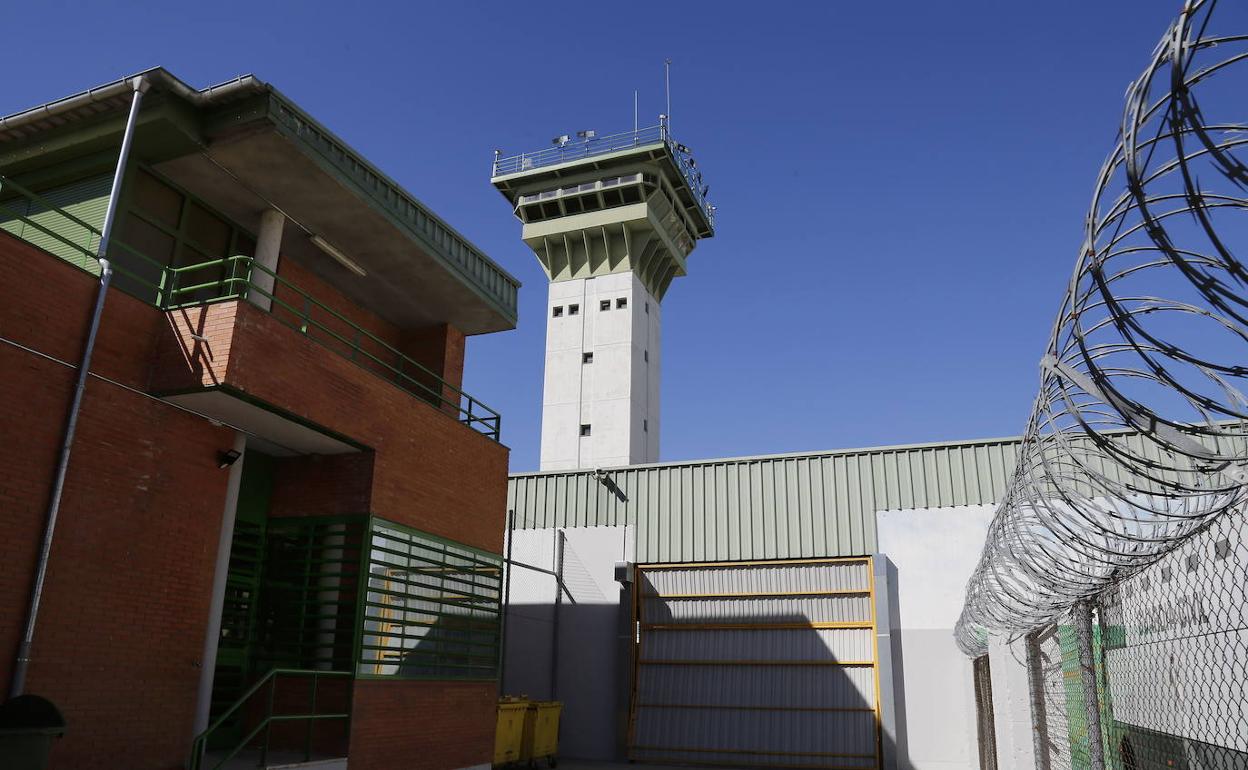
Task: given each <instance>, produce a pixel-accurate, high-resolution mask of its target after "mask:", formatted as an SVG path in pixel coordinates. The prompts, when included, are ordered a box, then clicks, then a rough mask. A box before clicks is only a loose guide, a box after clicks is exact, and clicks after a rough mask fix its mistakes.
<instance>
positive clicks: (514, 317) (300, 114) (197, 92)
mask: <svg viewBox="0 0 1248 770" xmlns="http://www.w3.org/2000/svg"><path fill="white" fill-rule="evenodd" d="M140 78H143V79H146V80H148V81H149V82H150V83H151V84H152V85H153V86H155V87H157V88H159V89H162V90H166V91H168V92H170V93H172V94H173V95H175V96H177V97H179V98H181V99H184V100H186V101H188V102H190V103H191V104H192V105H194V106H195V107H197V108H205V107H212V106H216V105H217V103H218V102H224V101H226V100H227V99H229V98H231V97H233V96H236V95H237V94H238V93H239V92H240V91H245V92H247V93H249V94H254V95H260V94H267V95H268V96H269V98H270V99H271V100H273V102H275V103H276V104H278V105H280V107H281V109H282V110H284V111H286V112H287V113H288V114H290V115H293V116H295V117H296V118H297V119H298V120H299V121H301V122H303V123H304V124H305V125H306V126H307V127H308V128H310V129H311V130H312V131H314V132H315V133H317V134H319V136H320V137H321V139H322V140H323V141H325V142H326V143H328V144H329V145H331V146H332V147H333V148H334V149H335V150H336V151H337V152H338V153H340V154H341V155H342V156H343V157H344V158H345V159H347V160H348V161H349V166H350V167H351V168H353V169H354V170H355V172H356V173H354V174H351V173H348V171H347V170H346V169H343V168H340V167H338V166H339V164H333V165H334V166H335V168H336V171H337V172H338V173H341V174H343V176H344V181H350V182H351V183H353V185H354V186H355V187H356V193H357V194H359V195H362V196H364V197H365V198H366V199H368V200H371V201H372V202H373V203H375V204H376V205H378V206H379V207H380V208H381V209H382V210H383V212H384V214H385V215H386V216H387V217H388V218H390V219H391V220H392V221H393V222H394V224H395V225H396V226H400V227H401V228H402V229H403V230H404V231H406V232H408V234H409V235H410V236H413V237H415V238H416V239H417V241H418V242H419V243H420V244H421V245H422V247H423V248H425V250H427V251H429V252H430V255H431V256H433V257H434V258H435V259H437V260H438V261H439V262H441V263H442V264H443V265H444V267H445V268H446V269H447V270H449V271H451V272H452V273H453V274H454V275H456V276H459V278H460V280H462V281H463V282H464V284H465V285H466V286H468V287H469V288H470V289H471V290H472V291H473V293H475V294H477V295H478V296H479V297H480V298H481V299H482V301H483V302H485V303H486V304H487V305H488V306H489V307H491V308H493V310H494V311H495V312H497V313H498V314H499V315H500V316H501V318H502V319H503V320H504V321H505V322H506V323H508V324H510V327H511V328H514V327H515V325H516V323H517V322H518V318H519V301H518V299H516V300H514V304H513V305H512V306H508V305H507V304H505V302H506V300H507V299H508V297H507V296H506V295H505V294H504V295H500V296H495V294H494V293H493V292H492V291H491V290H490V288H489V286H488V284H487V283H483V279H479V278H477V277H476V276H475V275H473V271H472V270H471V269H470V268H469V267H466V266H464V265H461V264H459V262H458V261H457V260H456V259H455V256H454V254H452V253H451V251H450V250H449V248H442V247H440V246H439V245H438V244H437V243H434V242H433V241H432V240H431V239H430V237H429V236H428V235H427V234H424V233H420V232H418V231H417V230H416V229H414V228H413V227H412V226H411V225H410V223H408V222H406V221H405V220H404V218H403V217H402V216H400V215H399V213H398V212H397V211H395V210H394V207H393V206H390V205H387V204H386V203H385V201H384V200H381V198H383V197H385V196H378V195H375V194H372V193H370V192H369V190H370V188H374V187H377V186H379V185H380V186H384V187H386V188H389V193H390V194H391V195H393V196H394V197H395V198H396V199H398V200H400V201H402V202H403V203H404V204H407V205H409V206H410V207H412V208H413V209H417V210H419V211H420V212H421V213H422V214H423V216H424V217H425V218H426V219H427V220H429V221H430V222H431V223H433V225H434V226H435V227H437V228H440V229H441V230H443V231H444V232H445V233H446V234H447V235H448V236H449V237H450V238H452V239H454V240H455V241H458V242H459V243H460V244H462V246H463V248H464V249H465V250H466V251H467V252H468V254H469V255H470V256H471V258H472V259H475V260H479V262H480V264H481V265H482V266H483V267H484V269H485V270H486V271H488V272H487V274H488V273H493V274H494V275H496V276H497V278H498V280H499V281H500V282H501V284H502V285H510V287H511V290H510V292H507V294H511V295H512V296H513V297H514V296H517V295H518V293H519V289H520V287H521V282H520V281H519V280H518V279H517V278H516V277H515V276H513V275H512V274H511V273H509V272H508V271H507V270H505V269H504V268H503V267H502V266H501V265H499V264H498V263H497V262H496V261H495V260H494V259H492V258H491V257H490V256H489V255H487V254H486V253H485V252H484V251H482V250H481V249H480V248H479V247H478V246H476V245H475V244H474V243H473V242H472V241H471V240H469V239H468V238H467V237H465V236H464V235H463V233H461V232H459V231H458V230H457V229H455V228H454V227H452V226H451V225H450V224H448V223H447V222H446V220H444V219H443V218H442V217H440V216H438V215H437V214H436V213H435V212H434V211H433V210H432V209H430V208H429V207H428V206H426V205H425V204H424V203H422V202H421V201H420V200H419V199H417V198H416V196H414V195H412V194H411V193H410V192H409V191H408V190H407V189H406V188H404V187H403V186H402V185H401V184H399V183H398V182H396V181H395V180H394V179H392V178H391V177H390V176H388V175H386V174H385V173H383V172H382V171H381V170H380V169H378V168H377V166H375V165H374V164H373V163H371V162H370V161H368V160H367V159H366V158H364V157H363V156H362V155H361V154H360V153H358V152H356V151H355V150H354V149H353V148H352V147H351V146H350V145H349V144H347V143H346V142H345V141H343V140H342V139H341V138H340V137H338V136H337V135H336V134H335V133H334V132H332V131H330V130H329V129H328V128H326V127H325V125H324V124H322V123H321V122H320V121H318V120H316V119H315V118H313V117H312V116H311V115H309V114H308V113H307V112H306V111H305V110H303V109H302V108H301V107H299V106H298V105H297V104H295V103H294V102H293V101H292V100H291V99H290V98H289V97H287V96H285V95H284V94H282V93H281V92H280V91H278V90H277V89H276V88H274V87H273V86H271V85H269V84H268V83H265V82H264V81H262V80H260V79H259V78H257V77H256V76H254V75H250V74H248V75H241V76H239V77H237V78H233V79H231V80H227V81H224V82H222V83H218V84H216V85H212V86H208V87H207V88H204V89H195V88H193V87H192V86H189V85H187V84H186V83H185V82H183V81H182V80H180V79H178V78H177V77H176V76H174V75H173V74H172V73H171V72H169V71H168V70H166V69H165V68H163V67H151V68H148V69H145V70H142V71H140V72H138V73H136V74H134V75H129V76H126V77H124V78H121V79H118V80H115V81H112V82H109V83H106V84H104V85H101V86H96V87H94V88H89V89H87V90H85V91H81V92H79V93H76V94H72V95H70V96H66V97H62V98H60V99H56V100H54V101H51V102H47V103H45V104H42V105H37V106H35V107H32V108H29V109H26V110H22V111H20V112H17V113H14V114H12V115H8V116H3V117H0V131H10V130H18V129H22V128H27V129H29V128H31V127H36V128H35V130H39V129H38V128H37V126H38V125H39V123H40V121H46V120H48V119H52V118H55V117H56V116H57V115H60V114H62V113H68V112H72V111H74V110H77V109H80V108H82V107H83V106H85V105H89V104H92V103H95V102H98V101H102V100H104V99H108V98H112V97H115V96H119V95H122V94H124V93H126V92H129V91H130V90H131V89H132V88H133V87H134V85H133V84H134V82H135V81H136V80H138V79H140ZM276 117H277V116H273V115H270V117H269V120H274V122H278V121H277V120H276ZM279 125H280V123H279ZM287 128H289V127H287ZM304 143H305V144H307V145H308V150H310V151H312V152H314V153H316V154H318V155H323V153H322V152H321V150H320V149H319V148H317V147H315V146H313V145H311V144H310V143H308V142H306V141H304ZM326 161H327V162H332V161H331V159H328V158H327V159H326ZM369 177H371V178H369Z"/></svg>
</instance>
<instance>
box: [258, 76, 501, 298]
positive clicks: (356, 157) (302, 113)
mask: <svg viewBox="0 0 1248 770" xmlns="http://www.w3.org/2000/svg"><path fill="white" fill-rule="evenodd" d="M268 91H269V93H270V94H271V95H272V97H273V98H274V99H275V100H277V101H278V102H279V103H280V104H281V105H282V106H283V107H284V108H286V109H287V110H289V111H290V112H292V113H294V114H296V115H298V116H299V118H300V119H301V120H303V121H305V122H306V123H308V124H309V125H310V126H311V127H312V128H314V129H315V130H316V131H317V132H318V133H320V134H321V135H323V136H324V137H325V139H327V140H329V141H331V142H333V143H334V144H337V145H338V146H339V147H340V148H341V151H342V152H343V154H344V155H347V156H349V157H350V158H351V159H352V161H354V162H355V163H357V164H358V165H359V166H360V167H361V168H363V169H364V170H365V171H367V172H368V173H370V174H372V175H373V176H375V177H376V178H377V180H378V181H380V182H381V183H383V184H385V185H387V186H388V187H390V188H392V190H393V191H394V192H395V193H396V194H397V195H399V196H400V197H402V198H405V199H407V201H408V202H410V203H411V204H412V205H413V206H416V207H418V208H420V209H421V210H422V211H424V212H425V214H426V215H427V216H428V217H429V218H430V219H432V220H433V221H435V222H437V223H438V225H439V226H441V227H443V228H445V229H446V230H447V231H448V232H449V233H450V234H451V235H453V236H454V237H455V238H458V239H459V240H460V241H462V242H463V243H464V245H465V246H467V247H468V248H469V249H471V250H472V251H473V252H474V254H475V256H477V257H479V258H480V259H481V260H482V261H483V262H485V263H486V264H487V265H488V266H489V267H491V268H493V269H494V270H495V271H497V272H498V273H499V274H501V276H502V277H503V278H504V279H505V280H507V281H508V282H510V283H511V284H512V285H514V286H515V287H516V288H517V289H519V288H520V286H521V285H522V284H521V282H520V280H519V279H517V278H516V277H515V276H513V275H512V274H511V273H509V272H508V271H507V270H505V269H504V268H503V267H502V266H501V265H499V264H498V262H496V261H495V260H494V259H492V258H491V257H490V256H489V255H488V254H486V253H485V252H484V251H482V250H481V248H480V247H478V246H477V245H476V244H474V243H473V242H472V241H471V240H469V239H468V237H467V236H465V235H464V234H463V233H461V232H460V231H459V230H457V229H455V228H454V227H453V226H451V225H450V224H449V223H448V222H447V221H446V220H445V219H443V218H442V217H440V216H438V214H437V213H435V212H434V211H433V210H432V209H431V208H429V206H427V205H425V204H424V203H422V202H421V201H420V199H418V198H417V197H416V196H415V195H413V194H412V193H411V192H409V191H408V190H407V188H405V187H404V186H403V185H401V184H399V183H398V182H396V181H395V180H394V179H393V178H391V177H390V176H389V175H388V174H386V173H385V172H383V171H382V170H381V169H379V168H378V167H377V166H376V165H374V164H373V163H372V162H371V161H369V160H368V159H367V158H365V157H364V156H363V155H361V154H360V153H358V152H356V151H355V150H354V149H353V148H352V147H351V145H349V144H347V143H346V142H345V141H344V140H343V139H342V138H341V137H339V136H338V135H337V134H335V133H334V132H333V131H331V130H329V129H328V128H327V127H326V126H325V124H323V123H321V122H320V121H319V120H317V119H316V118H314V117H312V116H311V115H310V114H308V112H307V111H306V110H304V109H303V108H302V107H300V106H299V105H298V104H296V103H295V102H294V101H293V100H292V99H291V98H290V97H288V96H286V95H285V94H283V93H282V92H281V91H279V90H278V89H276V88H274V87H273V86H268ZM448 265H450V266H452V267H453V268H454V269H456V270H457V271H459V272H462V270H461V269H460V268H459V267H458V265H454V263H453V262H448Z"/></svg>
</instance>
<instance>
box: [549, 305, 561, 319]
mask: <svg viewBox="0 0 1248 770" xmlns="http://www.w3.org/2000/svg"><path fill="white" fill-rule="evenodd" d="M550 315H551V317H552V318H558V317H560V316H562V315H563V305H557V306H555V307H554V308H552V309H551V311H550Z"/></svg>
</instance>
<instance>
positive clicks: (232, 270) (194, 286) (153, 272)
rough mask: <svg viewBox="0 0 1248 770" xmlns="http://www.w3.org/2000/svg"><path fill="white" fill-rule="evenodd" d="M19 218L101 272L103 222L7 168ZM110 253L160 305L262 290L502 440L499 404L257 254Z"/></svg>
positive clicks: (291, 318)
mask: <svg viewBox="0 0 1248 770" xmlns="http://www.w3.org/2000/svg"><path fill="white" fill-rule="evenodd" d="M9 193H16V194H17V196H16V197H15V196H9V195H8V194H9ZM6 196H7V197H6ZM18 199H24V200H25V202H26V203H27V204H29V205H32V206H38V208H39V210H40V212H39V213H40V214H43V213H47V212H57V213H58V214H59V215H60V216H62V217H64V219H65V221H66V222H68V223H70V224H71V225H73V228H71V229H70V230H72V231H78V230H80V231H81V240H79V239H76V238H74V237H72V236H71V234H70V232H69V230H67V229H66V228H53V227H49V226H48V224H47V223H46V222H43V221H39V220H36V219H34V218H33V217H32V216H30V215H29V213H22V212H19V211H17V210H16V208H15V207H14V205H13V204H14V202H15V200H18ZM15 222H21V223H22V224H23V225H25V226H26V227H31V228H34V230H35V231H36V232H38V233H40V234H41V235H43V236H46V237H47V238H50V239H52V240H53V241H54V242H55V244H56V245H57V250H58V251H63V252H65V253H62V254H58V256H61V257H62V258H66V253H68V254H72V255H73V257H74V258H72V259H67V261H69V262H70V264H74V265H77V266H78V267H81V268H82V269H84V270H87V272H91V273H93V274H98V273H99V270H98V261H97V259H96V255H95V252H94V250H93V248H92V245H93V244H94V243H98V239H99V236H100V232H99V230H98V229H96V228H95V227H93V226H92V225H90V224H89V223H87V222H84V221H83V220H81V219H79V218H77V217H75V216H73V215H72V214H70V213H68V212H66V211H64V210H63V209H60V208H57V207H56V206H54V205H53V204H51V203H49V202H48V201H46V200H44V199H43V198H41V197H40V196H38V195H37V194H35V193H33V192H31V191H30V190H28V189H26V188H25V187H23V186H21V185H19V184H17V183H16V182H14V181H13V180H11V179H8V178H7V177H4V176H0V229H4V230H9V231H10V232H11V231H12V227H8V226H6V225H8V224H11V223H15ZM19 237H21V236H19ZM79 256H81V257H82V260H81V264H79V259H78V257H79ZM109 257H110V261H111V264H112V267H113V271H114V279H113V283H114V285H115V286H117V288H119V289H122V290H123V291H126V292H127V293H129V294H132V295H134V296H136V297H138V298H139V299H142V300H144V301H145V302H147V303H148V304H151V305H153V306H154V307H157V308H159V309H161V310H175V309H179V308H186V307H192V306H200V305H207V304H212V303H215V302H227V301H235V300H245V299H248V298H251V299H253V300H254V299H255V298H257V297H259V298H261V299H262V300H264V302H258V303H257V302H253V304H256V305H257V306H262V305H264V304H267V305H268V306H269V307H268V308H267V310H268V312H269V313H270V314H271V315H272V316H273V317H274V318H276V319H278V320H279V321H281V322H282V323H284V324H285V325H286V326H288V327H290V328H291V329H294V330H295V331H297V332H299V333H301V334H303V335H305V336H307V337H309V338H310V339H313V340H315V341H317V342H318V343H320V344H321V345H323V346H325V347H327V348H329V349H331V350H334V351H335V352H338V353H339V354H340V355H343V356H344V357H345V358H347V359H349V360H351V361H354V362H355V363H356V364H357V365H359V366H361V367H362V368H364V369H367V370H369V371H371V372H373V373H374V374H377V375H379V376H381V377H383V378H385V379H387V380H389V381H390V382H392V383H393V384H395V385H397V386H398V387H400V388H403V389H404V390H406V391H408V392H409V393H411V394H413V395H415V396H417V397H419V398H422V399H424V400H426V401H428V402H430V403H431V404H432V405H434V406H435V407H437V408H439V409H440V410H443V411H445V412H447V413H448V414H450V415H451V416H454V417H455V418H456V419H458V420H459V421H460V422H461V423H464V424H465V425H467V426H469V427H470V428H472V429H473V430H476V431H477V432H479V433H482V434H484V435H486V436H488V437H489V438H491V439H493V440H495V441H498V440H499V435H500V429H501V422H502V418H501V416H500V415H499V413H498V412H497V411H495V410H494V409H491V408H490V407H488V406H486V405H485V404H483V403H481V402H480V401H478V400H477V399H476V398H473V397H472V396H471V395H469V394H467V393H465V392H464V391H462V390H460V389H459V388H458V387H456V386H454V385H452V384H450V383H449V382H446V381H445V380H444V379H442V377H441V376H439V375H438V374H437V373H435V372H434V371H432V370H431V369H429V368H427V367H425V366H424V365H422V364H421V363H419V362H418V361H416V360H415V359H413V358H411V357H410V356H408V355H406V354H404V353H402V352H401V351H400V350H398V349H397V348H395V347H394V346H392V345H390V344H389V343H387V342H386V341H385V340H383V339H381V338H380V337H378V336H377V335H375V334H373V333H372V332H369V331H367V330H366V329H364V328H363V327H361V326H360V325H359V324H357V323H355V322H354V321H351V320H350V319H349V318H347V317H346V316H344V315H343V314H342V313H340V312H338V311H336V310H334V309H333V308H331V307H330V306H329V305H326V304H325V303H323V302H321V301H319V300H317V299H316V298H314V297H313V296H312V295H311V294H309V293H308V292H306V291H304V290H303V289H300V288H299V287H298V286H295V285H294V284H292V283H291V282H290V281H287V280H286V279H284V278H282V277H281V276H279V275H278V274H277V273H276V272H275V271H273V270H271V269H269V268H267V267H265V266H263V265H260V264H258V263H256V262H255V260H254V259H252V258H251V257H246V256H232V257H224V258H221V259H215V260H209V261H206V262H200V263H198V264H193V265H184V266H180V267H173V266H170V265H164V264H161V263H159V262H157V261H155V260H153V259H151V258H150V257H147V256H145V255H144V254H142V253H141V252H139V251H138V250H136V249H134V248H132V247H130V246H128V245H126V244H125V243H122V242H121V241H120V240H118V239H117V238H113V239H112V241H111V243H110V254H109ZM92 268H95V269H94V270H93V269H92ZM258 279H261V280H258ZM269 286H271V287H272V288H267V287H269ZM262 309H263V308H262Z"/></svg>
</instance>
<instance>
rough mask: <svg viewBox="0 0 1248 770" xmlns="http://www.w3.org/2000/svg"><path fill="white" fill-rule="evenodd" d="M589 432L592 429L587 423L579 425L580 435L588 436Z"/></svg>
mask: <svg viewBox="0 0 1248 770" xmlns="http://www.w3.org/2000/svg"><path fill="white" fill-rule="evenodd" d="M591 430H592V428H591V427H590V425H589V423H581V435H582V436H588V435H589V434H590V431H591Z"/></svg>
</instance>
